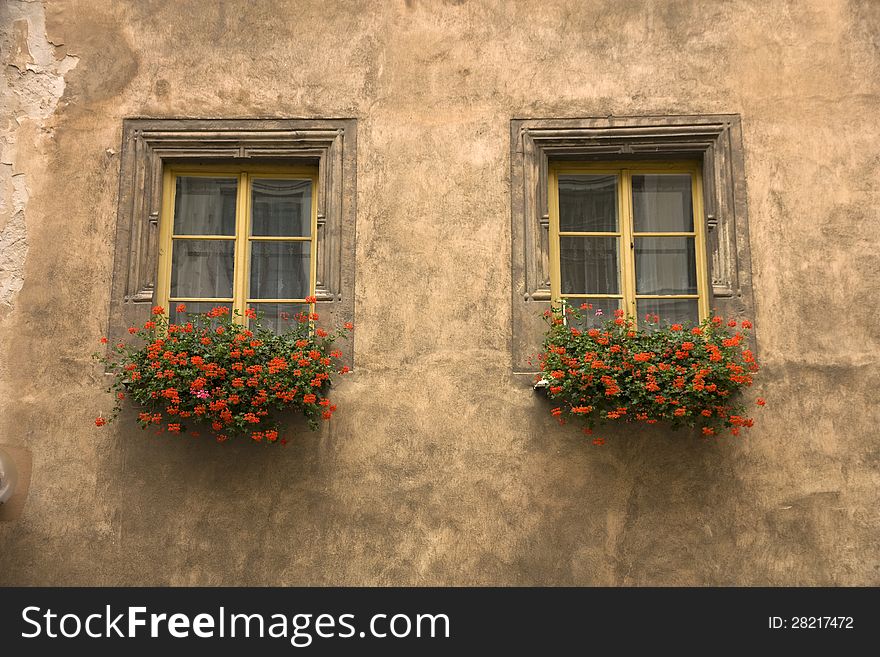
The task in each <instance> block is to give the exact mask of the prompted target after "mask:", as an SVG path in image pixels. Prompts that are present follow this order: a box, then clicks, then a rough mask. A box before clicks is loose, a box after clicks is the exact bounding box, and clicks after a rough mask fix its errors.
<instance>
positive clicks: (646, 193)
mask: <svg viewBox="0 0 880 657" xmlns="http://www.w3.org/2000/svg"><path fill="white" fill-rule="evenodd" d="M632 193H633V221H634V223H635V232H637V233H655V232H656V233H659V232H679V233H687V232H691V231H692V230H693V229H694V208H693V203H692V200H693V197H692V196H691V176H690V174H645V175H633V177H632Z"/></svg>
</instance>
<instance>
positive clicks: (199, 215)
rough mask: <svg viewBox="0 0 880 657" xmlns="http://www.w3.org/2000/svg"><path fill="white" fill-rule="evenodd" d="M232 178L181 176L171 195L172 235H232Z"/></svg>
mask: <svg viewBox="0 0 880 657" xmlns="http://www.w3.org/2000/svg"><path fill="white" fill-rule="evenodd" d="M237 189H238V180H237V179H235V178H200V177H194V176H181V177H179V178H178V179H177V187H176V192H175V195H174V233H175V234H176V235H235V199H236V190H237Z"/></svg>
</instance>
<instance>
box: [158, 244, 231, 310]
mask: <svg viewBox="0 0 880 657" xmlns="http://www.w3.org/2000/svg"><path fill="white" fill-rule="evenodd" d="M234 252H235V242H234V241H232V240H174V246H173V248H172V252H171V296H172V297H221V298H229V297H231V296H232V267H233V257H232V256H233V253H234Z"/></svg>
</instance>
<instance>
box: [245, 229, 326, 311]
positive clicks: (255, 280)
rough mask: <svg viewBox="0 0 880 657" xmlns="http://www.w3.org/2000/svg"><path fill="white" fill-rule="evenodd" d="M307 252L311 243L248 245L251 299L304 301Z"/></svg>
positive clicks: (308, 253)
mask: <svg viewBox="0 0 880 657" xmlns="http://www.w3.org/2000/svg"><path fill="white" fill-rule="evenodd" d="M310 249H311V242H251V293H250V296H251V298H252V299H304V298H306V297H307V296H308V295H309V290H310V285H309V273H310V270H309V256H310Z"/></svg>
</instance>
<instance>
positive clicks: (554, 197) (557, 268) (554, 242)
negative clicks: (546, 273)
mask: <svg viewBox="0 0 880 657" xmlns="http://www.w3.org/2000/svg"><path fill="white" fill-rule="evenodd" d="M547 177H548V178H549V179H550V180H549V187H550V198H549V199H548V202H549V207H548V211H549V214H550V245H549V246H550V291H551V293H552V295H553V296H552V297H551V300H552V302H553V303H556V302H558V301H559V299H560V294H561V293H562V288H561V285H562V283H561V281H562V274H561V267H562V264H561V245H560V244H559V175H558V172H557V171H556V169H555V168H552V167H551V168H550V170H549V171H548V172H547Z"/></svg>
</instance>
